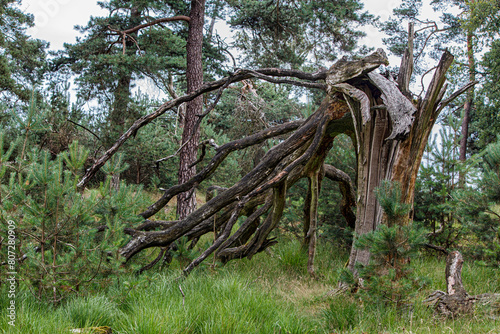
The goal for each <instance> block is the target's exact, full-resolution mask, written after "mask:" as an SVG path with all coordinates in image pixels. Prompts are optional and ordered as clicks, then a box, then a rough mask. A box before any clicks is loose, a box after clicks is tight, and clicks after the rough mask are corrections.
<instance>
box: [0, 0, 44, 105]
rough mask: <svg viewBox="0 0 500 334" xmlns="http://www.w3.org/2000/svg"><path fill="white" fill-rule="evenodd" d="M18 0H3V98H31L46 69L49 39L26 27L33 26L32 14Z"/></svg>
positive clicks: (0, 82) (0, 56) (12, 101)
mask: <svg viewBox="0 0 500 334" xmlns="http://www.w3.org/2000/svg"><path fill="white" fill-rule="evenodd" d="M18 3H19V1H16V0H2V1H0V94H1V95H2V96H3V102H4V103H7V104H9V105H11V106H12V105H13V104H15V102H16V101H17V100H18V99H19V100H21V101H23V102H28V101H29V100H30V98H31V93H32V91H33V89H35V88H36V87H37V85H39V84H41V82H42V79H43V73H44V71H45V48H46V47H47V43H46V42H43V41H41V40H38V39H32V38H30V37H29V36H28V35H27V34H26V29H27V28H29V27H32V26H33V24H34V23H33V21H34V19H33V15H30V14H26V13H23V12H22V11H21V10H20V9H19V8H17V5H18Z"/></svg>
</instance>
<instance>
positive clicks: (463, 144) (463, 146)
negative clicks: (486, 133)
mask: <svg viewBox="0 0 500 334" xmlns="http://www.w3.org/2000/svg"><path fill="white" fill-rule="evenodd" d="M472 39H473V35H472V32H470V31H469V32H467V60H468V63H469V81H475V80H476V61H475V59H474V45H473V40H472ZM473 104H474V88H471V89H470V90H469V91H468V92H467V95H466V98H465V104H464V117H463V120H462V129H461V138H460V154H459V160H460V161H461V162H465V160H466V159H467V139H469V123H470V113H471V110H472V106H473ZM459 180H460V185H461V186H463V185H464V184H465V175H464V173H463V172H462V171H460V175H459Z"/></svg>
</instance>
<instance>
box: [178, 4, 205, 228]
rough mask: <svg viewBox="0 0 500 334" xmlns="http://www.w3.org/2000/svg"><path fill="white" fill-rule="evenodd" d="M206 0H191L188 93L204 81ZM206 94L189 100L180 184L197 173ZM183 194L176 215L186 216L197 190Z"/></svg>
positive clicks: (183, 137) (187, 47)
mask: <svg viewBox="0 0 500 334" xmlns="http://www.w3.org/2000/svg"><path fill="white" fill-rule="evenodd" d="M204 14H205V0H193V1H191V13H190V18H191V20H190V21H189V33H188V41H187V46H186V51H187V69H186V79H187V93H188V94H189V93H191V92H193V91H195V90H197V89H198V88H200V87H201V85H202V84H203V64H202V44H203V23H204ZM202 108H203V96H198V97H197V98H195V99H194V100H192V101H190V102H188V104H187V108H186V115H185V119H184V129H183V132H182V145H183V146H182V149H181V152H180V163H179V173H178V179H179V184H182V183H184V182H186V181H187V180H189V179H190V178H191V177H193V176H194V175H195V174H196V167H195V166H191V165H192V164H193V163H194V162H195V161H196V156H197V152H198V142H199V139H200V131H199V129H198V128H196V120H197V115H199V114H201V113H202ZM194 189H195V188H193V190H192V191H188V192H184V193H181V194H179V195H178V196H177V216H178V219H184V218H185V217H187V216H188V215H189V214H190V213H191V212H193V211H194V210H195V208H196V191H195V190H194Z"/></svg>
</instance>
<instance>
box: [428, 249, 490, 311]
mask: <svg viewBox="0 0 500 334" xmlns="http://www.w3.org/2000/svg"><path fill="white" fill-rule="evenodd" d="M463 263H464V260H463V257H462V254H460V252H458V251H454V252H451V253H449V254H448V257H447V258H446V271H445V273H446V292H443V291H439V290H438V291H435V292H434V293H432V294H431V295H430V296H429V297H428V298H427V299H426V300H424V302H433V301H435V313H436V314H437V315H439V316H444V317H448V318H455V317H457V316H459V315H464V314H472V313H473V312H474V304H475V302H476V301H477V300H480V299H482V297H481V298H479V296H470V295H469V294H468V293H467V291H466V290H465V288H464V286H463V283H462V265H463Z"/></svg>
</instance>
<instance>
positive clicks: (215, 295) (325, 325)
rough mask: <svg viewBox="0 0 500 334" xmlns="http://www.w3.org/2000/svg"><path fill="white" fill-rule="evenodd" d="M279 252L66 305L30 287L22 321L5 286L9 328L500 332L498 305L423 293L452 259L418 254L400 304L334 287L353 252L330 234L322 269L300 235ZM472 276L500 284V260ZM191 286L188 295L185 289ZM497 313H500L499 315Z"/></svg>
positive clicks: (21, 301)
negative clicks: (445, 314)
mask: <svg viewBox="0 0 500 334" xmlns="http://www.w3.org/2000/svg"><path fill="white" fill-rule="evenodd" d="M281 241H282V242H280V244H278V245H277V246H276V247H274V248H273V250H272V252H271V253H262V254H258V255H256V256H255V257H254V258H253V259H252V260H251V261H248V260H241V261H233V262H230V263H229V264H227V265H226V266H225V267H215V268H211V267H210V266H209V265H208V263H207V264H204V265H203V266H202V267H200V268H198V269H196V270H195V271H194V272H193V273H192V274H191V276H189V277H188V278H187V279H179V277H180V276H181V271H180V269H179V268H180V267H181V263H179V261H181V262H182V259H176V260H175V261H174V263H173V264H172V266H171V267H170V268H169V269H164V270H162V271H159V270H158V269H157V271H156V272H149V273H147V274H144V275H142V276H139V277H136V276H130V277H122V278H120V280H117V281H116V283H115V284H114V285H113V286H111V287H110V288H107V289H106V290H105V291H100V292H99V293H97V294H92V295H89V296H80V297H75V298H72V299H69V300H67V301H66V302H64V303H63V304H62V305H60V306H58V307H53V306H48V305H46V304H42V303H39V302H37V301H36V300H35V299H34V298H33V297H31V296H30V295H29V293H26V292H20V293H19V294H18V295H17V297H16V305H17V310H16V315H17V319H16V328H11V326H9V325H8V324H7V318H6V316H5V310H6V307H7V302H8V299H7V292H6V291H5V289H4V290H3V291H1V296H0V306H1V309H2V313H1V314H2V317H1V318H0V332H1V333H29V334H32V333H37V334H42V333H47V334H48V333H50V334H54V333H70V329H72V328H82V327H91V326H110V327H111V328H112V329H113V333H124V334H125V333H140V334H149V333H151V334H153V333H155V334H157V333H500V320H498V314H496V315H495V314H493V313H491V312H490V310H489V309H486V308H485V307H478V309H477V312H476V314H475V315H473V316H464V317H462V318H460V319H456V320H442V319H437V318H434V317H433V314H432V309H429V308H428V307H427V306H425V305H423V304H422V300H423V299H424V298H425V297H426V296H427V295H428V294H429V293H430V292H431V291H433V290H435V289H440V290H444V288H445V282H444V259H432V258H426V259H421V260H417V261H413V263H412V264H413V265H414V267H415V270H416V271H417V273H418V274H420V275H425V276H427V277H428V278H429V279H430V284H429V286H428V287H427V288H426V289H424V290H422V291H419V293H418V295H417V296H416V297H415V298H414V300H413V307H412V308H411V309H408V310H404V311H398V310H396V309H394V308H391V307H381V306H378V305H368V304H366V303H363V302H361V301H360V300H359V298H358V296H356V295H351V294H338V295H334V296H332V295H331V294H330V293H329V292H331V291H332V290H334V289H335V288H336V283H337V280H338V272H339V269H341V268H342V267H343V266H344V265H345V263H346V261H347V254H346V253H345V252H342V251H339V250H338V249H336V248H335V247H334V246H332V245H330V244H326V243H323V244H321V245H320V247H319V250H318V253H319V254H318V256H317V261H316V266H317V268H318V278H317V279H311V278H309V277H308V275H307V272H306V270H305V269H306V262H307V257H306V254H305V253H303V252H301V251H300V245H299V244H298V242H296V241H290V240H288V241H287V240H281ZM463 281H464V285H465V286H466V288H467V289H468V290H469V292H470V293H471V294H479V293H485V292H497V293H498V292H500V275H499V272H498V270H494V269H491V268H484V267H479V266H475V265H473V264H471V263H469V262H466V264H465V265H464V269H463ZM183 295H184V296H183ZM495 317H497V318H495Z"/></svg>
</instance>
